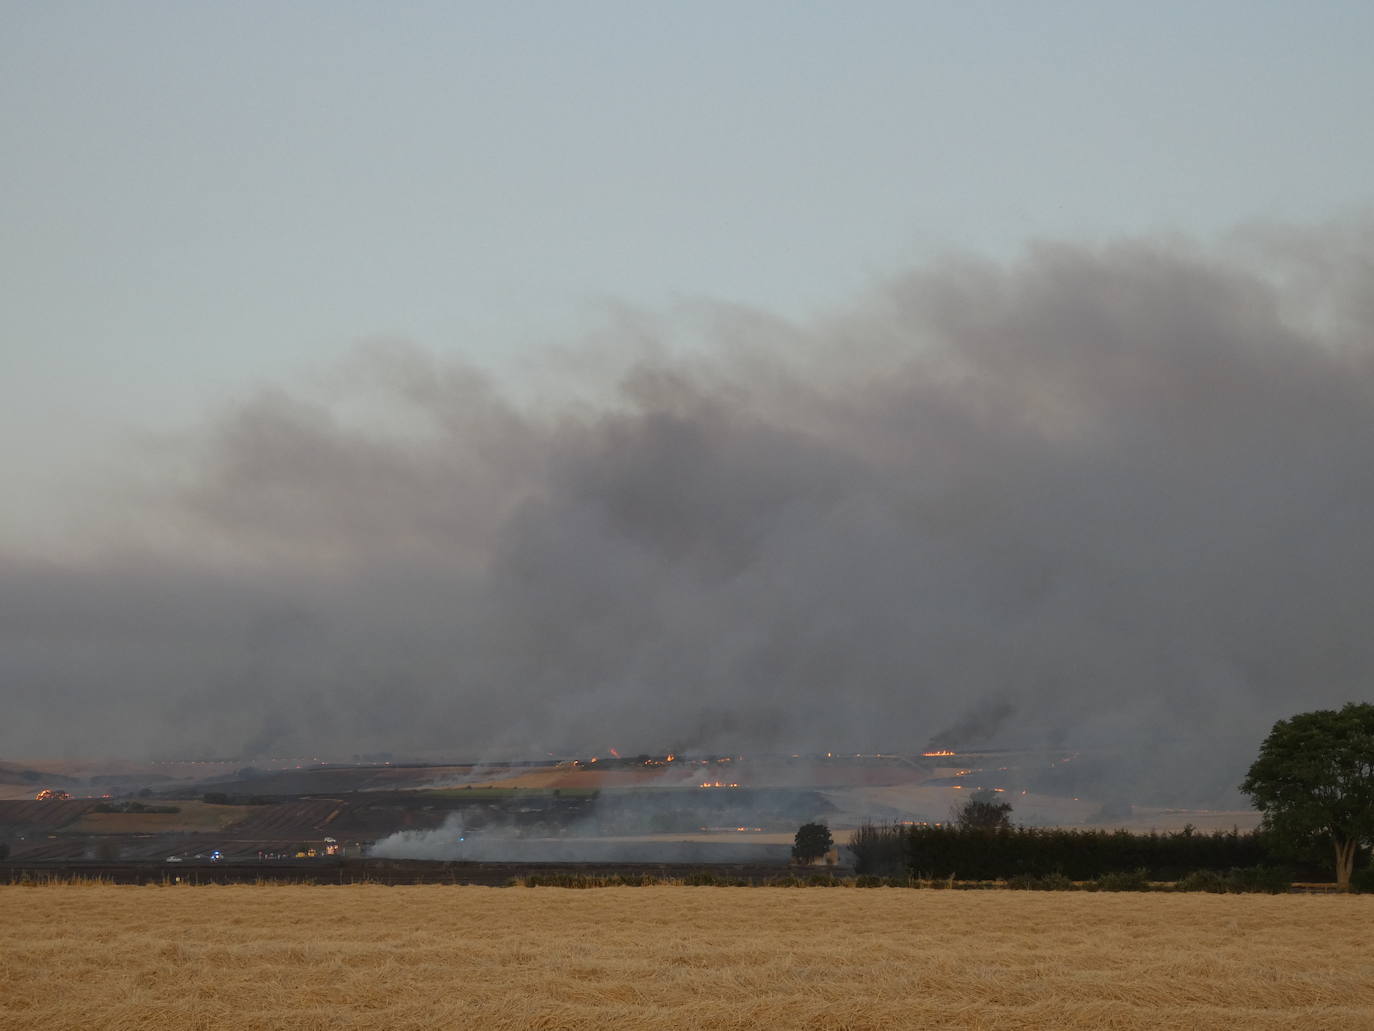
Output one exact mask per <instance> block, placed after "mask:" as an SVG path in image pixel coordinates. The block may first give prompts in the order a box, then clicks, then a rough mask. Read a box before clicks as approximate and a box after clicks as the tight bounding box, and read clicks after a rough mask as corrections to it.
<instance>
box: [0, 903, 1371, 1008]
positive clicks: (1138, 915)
mask: <svg viewBox="0 0 1374 1031" xmlns="http://www.w3.org/2000/svg"><path fill="white" fill-rule="evenodd" d="M0 914H3V927H4V932H5V933H4V937H3V944H0V1028H3V1029H6V1031H9V1029H15V1031H18V1029H24V1031H31V1029H40V1028H41V1029H48V1028H83V1029H85V1028H104V1029H109V1031H124V1029H134V1028H138V1029H162V1028H167V1029H172V1028H176V1029H199V1028H204V1029H211V1028H213V1029H215V1031H236V1029H249V1028H251V1029H263V1031H266V1029H276V1028H285V1027H290V1028H293V1029H302V1031H314V1029H318V1031H324V1029H337V1028H368V1029H373V1031H375V1029H412V1028H413V1029H422V1028H423V1029H434V1028H482V1029H490V1031H504V1029H516V1028H519V1029H525V1028H543V1029H568V1031H580V1029H588V1031H592V1029H595V1031H606V1029H608V1028H635V1029H638V1028H653V1029H656V1031H673V1029H688V1028H731V1029H750V1031H754V1029H762V1028H814V1029H820V1028H827V1029H830V1028H834V1029H856V1031H857V1029H874V1031H886V1029H893V1028H999V1029H1001V1028H1007V1029H1018V1028H1189V1029H1197V1028H1227V1029H1230V1028H1243V1029H1245V1031H1264V1029H1274V1031H1279V1029H1283V1031H1290V1029H1293V1028H1303V1029H1305V1031H1312V1029H1332V1031H1335V1029H1341V1031H1350V1029H1358V1028H1371V1029H1374V896H1346V897H1328V896H1286V895H1279V896H1268V895H1193V894H1189V895H1172V894H1133V893H1122V894H1116V893H1097V894H1067V893H1058V892H1043V893H1041V892H1034V893H1033V892H1002V891H994V892H952V891H943V892H936V891H921V890H909V889H896V888H892V889H888V888H884V889H877V890H868V891H857V890H830V891H819V890H808V889H795V888H752V889H723V888H693V887H682V886H659V887H645V888H624V887H619V888H597V889H589V890H585V891H569V890H564V889H559V888H533V889H520V888H482V887H452V886H439V885H428V886H418V885H417V886H407V887H382V886H374V885H348V886H338V887H301V886H272V885H267V886H233V887H210V886H206V887H185V886H182V887H117V886H111V885H71V886H48V887H40V888H30V887H21V886H0Z"/></svg>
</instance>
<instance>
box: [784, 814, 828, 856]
mask: <svg viewBox="0 0 1374 1031" xmlns="http://www.w3.org/2000/svg"><path fill="white" fill-rule="evenodd" d="M831 844H832V842H831V838H830V828H829V827H827V826H826V825H825V824H823V823H804V824H802V825H801V826H800V827H798V828H797V834H796V837H794V838H793V839H792V858H793V859H795V860H796V861H797V862H799V863H814V862H815V861H816V860H817V859H819V858H821V856H823V855H825V854H826V853H827V852H829V851H830V846H831Z"/></svg>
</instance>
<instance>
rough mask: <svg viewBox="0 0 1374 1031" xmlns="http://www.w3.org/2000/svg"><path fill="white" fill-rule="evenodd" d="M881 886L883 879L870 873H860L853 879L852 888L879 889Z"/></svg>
mask: <svg viewBox="0 0 1374 1031" xmlns="http://www.w3.org/2000/svg"><path fill="white" fill-rule="evenodd" d="M882 886H883V879H882V878H881V877H877V876H875V875H874V874H871V873H861V874H859V876H857V877H855V878H854V887H856V888H881V887H882Z"/></svg>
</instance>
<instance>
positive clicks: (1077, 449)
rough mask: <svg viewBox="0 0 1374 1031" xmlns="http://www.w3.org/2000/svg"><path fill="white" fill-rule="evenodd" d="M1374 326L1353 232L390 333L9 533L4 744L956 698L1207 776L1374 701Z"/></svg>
mask: <svg viewBox="0 0 1374 1031" xmlns="http://www.w3.org/2000/svg"><path fill="white" fill-rule="evenodd" d="M1372 358H1374V233H1372V232H1371V231H1370V228H1369V226H1367V225H1363V224H1361V225H1355V226H1344V227H1342V226H1337V227H1326V228H1322V229H1314V230H1282V231H1280V230H1273V229H1268V230H1263V231H1259V230H1254V231H1249V232H1247V233H1245V234H1239V235H1237V236H1236V237H1235V238H1234V239H1231V240H1228V241H1227V242H1226V243H1225V244H1223V245H1219V246H1216V247H1212V248H1202V247H1200V246H1196V245H1193V244H1189V243H1187V242H1181V241H1173V240H1167V241H1153V240H1144V241H1127V242H1121V243H1117V244H1112V245H1108V246H1101V247H1088V246H1077V245H1069V244H1043V245H1037V246H1035V247H1032V248H1031V249H1029V250H1028V252H1027V253H1026V254H1025V255H1024V257H1022V258H1021V259H1019V260H1017V261H1015V262H1012V263H1007V264H998V263H993V262H985V261H979V260H975V259H967V258H961V259H950V260H947V261H943V262H940V263H936V264H934V265H932V266H929V267H924V268H919V269H916V270H913V271H910V272H908V273H906V274H904V275H902V276H899V277H896V278H894V279H893V280H891V281H890V282H888V283H886V284H885V285H883V286H882V287H880V288H877V289H875V290H874V291H873V292H872V293H871V294H870V295H869V296H866V297H863V298H861V299H860V300H858V301H857V302H856V303H855V304H853V305H852V306H851V307H850V308H848V309H847V310H843V311H839V312H836V313H834V314H832V315H831V316H829V317H827V318H824V319H818V320H816V321H814V322H811V323H808V324H795V323H791V322H787V321H785V320H781V319H778V318H773V317H770V316H769V315H767V314H765V313H760V312H756V311H749V310H742V309H739V308H736V307H730V306H726V305H718V304H712V303H707V302H699V303H694V304H689V305H684V306H683V308H682V310H680V311H674V312H670V313H666V314H662V315H652V314H643V313H637V314H631V315H624V316H623V317H621V318H617V319H613V320H609V321H608V323H607V325H606V326H605V327H604V328H603V330H602V332H601V333H599V334H598V335H597V336H596V338H595V339H591V340H584V341H580V342H577V343H576V345H575V346H574V345H570V346H569V347H568V348H566V349H565V350H564V351H562V352H559V353H557V354H552V353H551V354H550V355H549V356H548V358H547V364H546V365H545V367H544V369H543V371H542V378H540V379H538V380H535V379H530V380H529V381H528V382H527V383H526V384H524V386H523V387H522V389H521V390H519V391H512V390H509V389H506V388H504V387H502V386H501V385H500V383H499V382H498V381H496V380H494V379H492V378H491V377H489V376H488V375H485V374H484V373H482V372H481V371H479V370H476V369H473V368H471V367H469V366H467V365H466V364H464V363H463V362H462V361H460V360H458V359H455V358H452V357H449V356H444V355H439V354H434V353H431V352H429V351H426V350H424V349H422V348H420V347H417V346H413V345H407V344H404V343H393V344H372V345H368V346H365V347H362V348H360V349H359V350H358V351H357V352H356V353H355V354H353V355H352V356H351V357H350V358H349V359H348V360H347V361H345V362H344V363H342V364H341V366H340V368H339V370H337V373H336V375H335V376H334V377H333V378H332V379H331V380H330V382H329V383H328V384H326V385H324V386H320V385H316V387H315V388H314V389H306V388H304V387H290V386H278V387H275V388H271V389H263V390H261V391H259V392H257V393H255V394H253V395H251V396H248V397H246V398H244V399H242V400H241V401H240V402H239V403H237V404H235V405H232V406H230V407H228V408H227V409H225V410H222V411H219V412H217V413H215V414H214V415H213V416H212V417H210V418H209V419H208V420H207V422H206V424H205V425H204V426H203V427H201V428H199V429H196V430H188V431H187V433H186V435H185V439H184V440H182V441H180V442H179V443H178V446H177V450H176V454H175V457H176V460H175V461H174V462H170V461H168V459H167V457H166V454H165V452H160V453H159V454H158V455H156V456H148V457H147V458H146V460H145V464H144V466H143V467H142V468H141V469H140V470H139V478H140V482H143V483H145V484H146V482H147V481H148V480H150V479H152V480H154V482H157V483H158V484H159V486H158V487H157V488H156V489H155V490H153V491H151V492H148V491H147V490H144V491H143V493H142V494H141V495H140V498H141V500H140V501H139V502H138V505H137V506H136V507H135V506H133V505H132V503H128V504H126V505H125V506H124V508H123V509H122V510H121V511H122V513H123V514H122V515H120V514H118V513H116V512H114V511H113V510H112V511H111V512H110V514H109V520H108V521H107V522H106V524H105V525H104V526H103V527H101V533H100V535H99V536H100V539H101V541H102V544H101V546H100V547H98V548H96V547H94V546H90V547H87V548H85V549H84V550H82V551H79V552H77V551H74V552H73V555H72V556H71V557H68V558H63V559H58V558H51V557H50V558H45V559H41V560H40V559H37V558H34V557H32V556H26V555H24V554H21V553H19V552H14V553H12V554H11V555H9V556H8V557H4V558H0V611H3V614H4V615H3V620H2V621H0V683H2V684H3V693H4V702H5V712H6V720H5V721H4V724H3V726H2V727H0V754H16V753H20V754H23V753H27V754H30V755H33V754H53V753H73V752H87V753H90V752H96V753H111V752H122V753H126V754H137V753H161V754H167V753H186V752H192V751H200V752H210V753H215V754H220V755H243V756H245V757H247V756H250V755H254V754H258V755H262V754H281V753H290V754H311V753H317V754H318V753H326V752H327V753H330V754H340V753H344V754H346V753H352V752H366V751H375V750H378V749H389V750H392V751H395V752H398V753H402V754H412V753H415V752H418V751H421V750H425V749H431V750H442V751H446V752H448V753H449V754H453V755H457V756H467V757H471V758H476V757H480V756H493V755H495V756H500V755H503V754H504V755H540V754H543V753H544V752H545V751H548V752H555V753H560V754H565V753H568V752H579V753H585V752H586V751H599V750H601V749H602V748H604V747H606V746H609V745H614V746H617V747H619V748H620V749H621V750H622V751H627V750H628V751H627V754H628V753H629V752H635V751H641V750H644V751H653V752H656V753H657V752H662V751H665V750H668V749H674V748H676V749H692V748H697V749H715V750H720V751H727V750H744V749H765V750H785V751H801V750H813V751H814V750H820V751H825V750H832V749H833V750H836V751H841V750H846V751H849V750H862V751H875V750H892V751H898V750H906V751H912V750H920V748H921V747H922V746H924V745H925V743H926V742H927V741H930V740H939V741H940V742H941V743H948V744H950V745H956V746H957V744H958V743H959V742H958V741H956V740H953V739H954V738H957V737H959V736H960V735H961V734H962V735H968V736H971V737H973V736H976V737H981V738H982V739H983V740H984V741H985V742H986V743H992V744H996V743H1002V744H1017V745H1035V744H1045V743H1054V744H1055V745H1056V746H1059V745H1062V744H1070V745H1074V746H1081V747H1093V748H1100V749H1106V750H1108V752H1110V753H1112V754H1119V755H1120V756H1122V763H1123V767H1122V768H1123V769H1125V768H1129V769H1130V770H1131V771H1132V772H1131V775H1132V776H1138V777H1141V778H1144V779H1146V780H1148V783H1147V785H1146V786H1147V787H1148V788H1149V789H1150V790H1151V791H1152V792H1154V793H1155V794H1158V795H1161V796H1166V795H1167V796H1170V797H1185V796H1188V797H1191V796H1200V795H1207V794H1216V793H1217V792H1219V791H1221V790H1223V789H1226V788H1228V787H1229V786H1230V785H1234V784H1235V783H1236V782H1237V781H1238V780H1239V779H1240V777H1241V776H1242V775H1243V773H1244V765H1245V763H1247V762H1248V760H1249V758H1251V757H1252V756H1253V752H1254V749H1255V747H1256V744H1257V742H1258V741H1259V740H1260V738H1261V737H1262V736H1263V734H1264V732H1265V730H1266V729H1267V727H1268V726H1269V724H1270V723H1271V722H1272V721H1273V720H1274V719H1276V718H1278V717H1280V716H1284V715H1286V714H1289V713H1291V712H1293V711H1296V710H1301V709H1307V708H1313V707H1317V706H1323V705H1335V704H1338V703H1341V702H1343V701H1346V700H1348V699H1359V698H1366V697H1368V696H1369V687H1368V685H1369V683H1370V676H1371V671H1374V635H1371V634H1369V633H1368V629H1367V627H1368V619H1369V613H1370V612H1371V611H1374V587H1371V584H1374V536H1372V535H1371V534H1370V531H1369V527H1370V526H1371V525H1374V518H1372V517H1374V463H1371V462H1370V459H1369V456H1370V455H1371V454H1374V381H1371V370H1372V368H1374V366H1372V365H1371V359H1372ZM536 384H537V385H536ZM155 463H163V464H162V465H155ZM154 472H156V473H157V475H156V476H154V475H153V474H154ZM159 477H160V479H159ZM131 496H132V495H131ZM131 510H132V511H133V512H134V516H135V518H128V517H127V516H128V513H129V511H131Z"/></svg>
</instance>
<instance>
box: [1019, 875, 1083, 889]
mask: <svg viewBox="0 0 1374 1031" xmlns="http://www.w3.org/2000/svg"><path fill="white" fill-rule="evenodd" d="M1007 887H1008V888H1011V889H1012V890H1013V891H1073V890H1074V883H1073V881H1071V880H1070V879H1069V878H1067V877H1065V876H1064V875H1063V874H1062V873H1050V874H1045V875H1044V876H1043V877H1037V876H1035V875H1034V874H1028V873H1023V874H1016V875H1015V876H1013V877H1008V878H1007Z"/></svg>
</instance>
